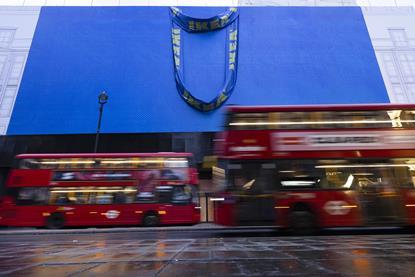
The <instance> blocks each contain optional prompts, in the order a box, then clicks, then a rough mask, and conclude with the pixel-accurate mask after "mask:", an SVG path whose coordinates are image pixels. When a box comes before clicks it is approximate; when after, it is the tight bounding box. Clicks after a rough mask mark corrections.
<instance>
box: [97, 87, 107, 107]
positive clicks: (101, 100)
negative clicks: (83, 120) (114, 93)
mask: <svg viewBox="0 0 415 277" xmlns="http://www.w3.org/2000/svg"><path fill="white" fill-rule="evenodd" d="M107 101H108V94H107V92H106V91H105V90H103V91H101V93H100V94H99V95H98V103H99V104H105V103H107Z"/></svg>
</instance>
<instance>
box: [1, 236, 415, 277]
mask: <svg viewBox="0 0 415 277" xmlns="http://www.w3.org/2000/svg"><path fill="white" fill-rule="evenodd" d="M162 237H163V238H159V239H149V238H146V237H145V236H143V237H142V238H139V236H137V234H135V233H134V232H132V233H128V232H126V233H123V234H122V236H113V235H111V234H101V235H94V234H91V233H89V234H82V235H80V234H78V235H76V234H71V235H68V234H67V235H65V234H55V235H50V236H46V237H42V236H39V235H19V236H16V235H15V236H12V235H8V236H2V237H0V274H4V275H13V276H15V275H16V276H47V275H50V276H96V275H100V276H229V275H237V276H276V275H284V276H285V275H304V274H307V275H309V276H314V275H322V276H327V275H329V276H330V275H332V276H415V235H412V234H388V235H385V234H383V235H354V236H353V235H339V236H313V237H311V236H310V237H288V236H283V237H275V236H268V237H266V236H262V237H255V236H249V237H245V236H238V235H235V236H233V237H232V236H228V237H224V238H223V237H204V238H203V237H200V236H199V235H198V236H195V237H193V236H192V234H191V233H188V234H187V238H170V237H169V236H168V235H162ZM75 238H76V239H75Z"/></svg>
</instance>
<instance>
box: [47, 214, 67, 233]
mask: <svg viewBox="0 0 415 277" xmlns="http://www.w3.org/2000/svg"><path fill="white" fill-rule="evenodd" d="M64 226H65V217H64V216H63V214H62V213H52V214H51V215H50V216H49V217H48V218H47V220H46V227H47V228H48V229H61V228H63V227H64Z"/></svg>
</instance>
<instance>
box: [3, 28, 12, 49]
mask: <svg viewBox="0 0 415 277" xmlns="http://www.w3.org/2000/svg"><path fill="white" fill-rule="evenodd" d="M14 32H15V30H14V29H0V48H8V47H9V46H10V44H11V42H12V40H13V37H14Z"/></svg>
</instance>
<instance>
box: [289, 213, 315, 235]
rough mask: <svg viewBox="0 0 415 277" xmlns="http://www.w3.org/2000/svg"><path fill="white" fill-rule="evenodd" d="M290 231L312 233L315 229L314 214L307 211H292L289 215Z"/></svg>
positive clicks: (303, 233) (293, 232) (299, 233)
mask: <svg viewBox="0 0 415 277" xmlns="http://www.w3.org/2000/svg"><path fill="white" fill-rule="evenodd" d="M289 224H290V227H289V228H290V232H291V233H292V234H295V235H312V234H314V233H315V232H316V231H317V228H316V227H317V226H316V220H315V217H314V215H313V214H312V213H311V212H309V211H293V212H291V213H290V215H289Z"/></svg>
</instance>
